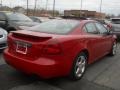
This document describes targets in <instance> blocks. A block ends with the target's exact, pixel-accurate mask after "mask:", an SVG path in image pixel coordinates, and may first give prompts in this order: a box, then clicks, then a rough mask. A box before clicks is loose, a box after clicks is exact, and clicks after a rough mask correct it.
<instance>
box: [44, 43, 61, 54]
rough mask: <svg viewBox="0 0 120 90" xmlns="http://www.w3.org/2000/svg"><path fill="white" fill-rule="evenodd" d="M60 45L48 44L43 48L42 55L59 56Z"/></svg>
mask: <svg viewBox="0 0 120 90" xmlns="http://www.w3.org/2000/svg"><path fill="white" fill-rule="evenodd" d="M61 52H62V50H61V45H60V44H59V43H49V44H48V45H45V46H44V48H43V53H44V54H61Z"/></svg>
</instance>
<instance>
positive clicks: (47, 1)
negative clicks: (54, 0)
mask: <svg viewBox="0 0 120 90" xmlns="http://www.w3.org/2000/svg"><path fill="white" fill-rule="evenodd" d="M47 8H48V0H46V8H45V9H46V11H47Z"/></svg>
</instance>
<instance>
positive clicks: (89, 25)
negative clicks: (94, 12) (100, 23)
mask: <svg viewBox="0 0 120 90" xmlns="http://www.w3.org/2000/svg"><path fill="white" fill-rule="evenodd" d="M85 27H86V30H87V33H90V34H98V31H97V30H96V27H95V25H94V24H93V23H87V24H86V25H85Z"/></svg>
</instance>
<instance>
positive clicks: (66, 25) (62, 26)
mask: <svg viewBox="0 0 120 90" xmlns="http://www.w3.org/2000/svg"><path fill="white" fill-rule="evenodd" d="M79 23H80V22H79V21H73V20H51V21H48V22H44V23H41V24H40V25H38V26H34V27H32V28H30V30H32V31H36V32H43V33H53V34H67V33H68V32H70V31H71V30H72V29H73V28H75V27H76V26H77V25H78V24H79Z"/></svg>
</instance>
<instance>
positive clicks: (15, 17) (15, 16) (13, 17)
mask: <svg viewBox="0 0 120 90" xmlns="http://www.w3.org/2000/svg"><path fill="white" fill-rule="evenodd" d="M6 15H7V16H8V18H9V19H10V20H12V21H24V22H32V20H31V19H30V18H29V17H27V16H25V15H24V14H20V13H6Z"/></svg>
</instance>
